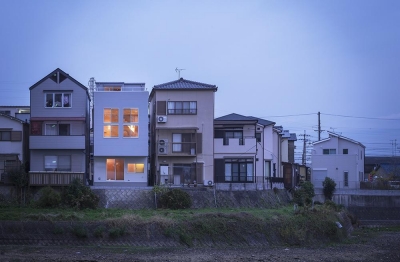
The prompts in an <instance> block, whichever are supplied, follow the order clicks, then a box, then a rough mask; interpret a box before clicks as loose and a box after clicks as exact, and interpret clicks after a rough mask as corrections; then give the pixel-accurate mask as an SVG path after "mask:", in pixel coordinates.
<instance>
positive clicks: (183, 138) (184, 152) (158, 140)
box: [149, 78, 218, 185]
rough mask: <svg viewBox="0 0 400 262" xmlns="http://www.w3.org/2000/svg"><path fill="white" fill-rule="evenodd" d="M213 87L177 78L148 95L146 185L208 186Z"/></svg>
mask: <svg viewBox="0 0 400 262" xmlns="http://www.w3.org/2000/svg"><path fill="white" fill-rule="evenodd" d="M217 89H218V88H217V86H215V85H210V84H205V83H199V82H195V81H190V80H186V79H183V78H180V79H178V80H176V81H172V82H168V83H165V84H160V85H155V86H154V87H153V89H152V91H151V92H150V96H149V113H150V158H151V168H150V169H151V175H150V179H151V180H150V184H151V185H159V184H169V185H182V184H183V185H188V184H189V185H191V184H193V185H197V184H204V185H208V184H210V185H212V184H213V180H214V170H213V155H214V151H213V120H214V101H215V92H216V91H217Z"/></svg>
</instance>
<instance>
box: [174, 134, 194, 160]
mask: <svg viewBox="0 0 400 262" xmlns="http://www.w3.org/2000/svg"><path fill="white" fill-rule="evenodd" d="M193 141H194V134H192V133H182V134H172V152H173V153H179V152H181V153H188V154H193V155H194V154H195V147H196V144H195V142H193Z"/></svg>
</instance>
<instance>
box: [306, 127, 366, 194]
mask: <svg viewBox="0 0 400 262" xmlns="http://www.w3.org/2000/svg"><path fill="white" fill-rule="evenodd" d="M364 159H365V146H364V145H363V144H361V143H360V142H357V141H355V140H352V139H350V138H347V137H344V136H342V135H339V134H336V133H332V132H329V137H328V138H326V139H322V140H321V141H317V142H315V143H313V150H312V154H311V161H312V164H311V165H312V173H311V182H312V183H313V184H314V187H315V188H322V181H324V179H325V177H330V178H332V179H333V180H334V181H335V182H336V184H337V185H336V188H344V189H346V188H347V189H355V188H360V181H363V180H364Z"/></svg>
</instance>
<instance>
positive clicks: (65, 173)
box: [29, 68, 90, 186]
mask: <svg viewBox="0 0 400 262" xmlns="http://www.w3.org/2000/svg"><path fill="white" fill-rule="evenodd" d="M29 90H30V104H31V125H30V135H29V149H30V160H31V162H30V172H29V177H30V179H29V180H30V185H37V186H41V185H55V186H62V185H68V184H69V183H70V182H71V181H72V179H74V178H79V179H82V181H85V182H86V180H87V179H88V177H87V176H88V169H89V155H90V154H89V153H90V152H89V123H90V121H89V102H90V96H89V92H88V90H87V88H86V87H85V86H84V85H82V84H81V83H79V82H78V81H76V80H75V79H74V78H72V77H71V76H69V75H68V74H67V73H65V72H64V71H62V70H61V69H59V68H57V69H56V70H54V71H53V72H51V73H50V74H48V75H47V76H45V77H44V78H42V79H41V80H40V81H39V82H37V83H36V84H34V85H33V86H31V87H30V88H29Z"/></svg>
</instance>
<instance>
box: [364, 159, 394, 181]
mask: <svg viewBox="0 0 400 262" xmlns="http://www.w3.org/2000/svg"><path fill="white" fill-rule="evenodd" d="M364 171H365V175H364V181H368V180H369V181H372V180H374V179H376V178H383V179H390V180H400V157H394V156H393V157H382V156H381V157H379V156H366V157H365V167H364ZM370 175H371V176H370Z"/></svg>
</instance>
